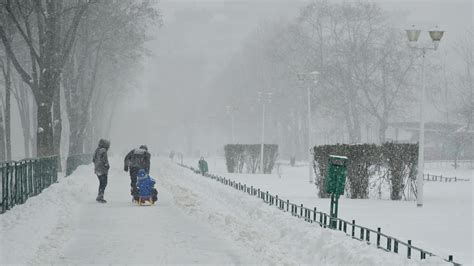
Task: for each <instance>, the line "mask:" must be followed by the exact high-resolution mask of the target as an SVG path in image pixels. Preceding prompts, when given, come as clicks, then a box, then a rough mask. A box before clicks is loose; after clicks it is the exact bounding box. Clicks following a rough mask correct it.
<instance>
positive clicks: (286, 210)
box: [286, 200, 290, 211]
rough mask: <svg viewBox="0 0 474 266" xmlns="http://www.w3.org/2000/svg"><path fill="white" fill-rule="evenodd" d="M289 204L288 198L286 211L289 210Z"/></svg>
mask: <svg viewBox="0 0 474 266" xmlns="http://www.w3.org/2000/svg"><path fill="white" fill-rule="evenodd" d="M289 206H290V200H286V211H288V208H289Z"/></svg>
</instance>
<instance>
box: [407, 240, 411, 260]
mask: <svg viewBox="0 0 474 266" xmlns="http://www.w3.org/2000/svg"><path fill="white" fill-rule="evenodd" d="M407 258H409V259H411V240H408V249H407Z"/></svg>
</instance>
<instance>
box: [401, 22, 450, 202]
mask: <svg viewBox="0 0 474 266" xmlns="http://www.w3.org/2000/svg"><path fill="white" fill-rule="evenodd" d="M428 32H429V34H430V37H431V40H432V41H433V45H432V46H419V45H418V44H417V42H418V37H420V33H421V30H419V29H417V28H416V27H415V25H413V26H412V28H411V29H408V30H406V33H407V37H408V41H409V42H410V47H411V48H412V49H416V50H421V53H422V62H421V84H422V85H421V100H420V101H421V102H420V138H419V144H418V175H417V177H416V187H417V196H416V206H418V207H422V206H423V175H424V168H425V166H424V163H425V161H424V156H425V154H424V146H425V110H424V106H425V55H426V52H427V51H428V50H434V51H436V50H437V49H438V46H439V42H440V41H441V38H442V37H443V34H444V31H442V30H440V29H438V27H435V28H434V29H432V30H430V31H428Z"/></svg>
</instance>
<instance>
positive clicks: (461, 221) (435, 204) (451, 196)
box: [184, 158, 474, 264]
mask: <svg viewBox="0 0 474 266" xmlns="http://www.w3.org/2000/svg"><path fill="white" fill-rule="evenodd" d="M197 160H198V159H185V160H184V163H185V164H188V165H192V166H195V167H197ZM208 163H209V169H210V172H211V173H214V174H219V175H222V176H225V177H227V178H231V179H233V180H235V181H237V182H242V183H245V184H247V185H252V186H254V187H258V188H260V189H262V190H263V191H269V192H270V193H272V194H276V195H278V196H279V197H282V198H285V199H289V200H290V201H291V202H293V203H297V204H300V203H303V204H304V205H305V206H307V207H310V208H312V207H317V208H318V209H319V210H322V211H324V212H327V213H329V207H330V203H329V199H320V198H318V197H317V196H316V188H315V187H314V185H309V182H308V177H307V176H308V168H307V166H304V165H301V164H300V166H299V167H290V166H289V165H282V166H281V168H280V169H281V173H282V177H281V178H279V177H278V175H277V174H275V173H274V174H272V175H249V174H229V173H227V170H226V168H225V161H224V159H223V158H210V159H208ZM426 168H427V169H426V172H427V173H429V174H435V175H443V176H450V177H452V176H456V177H459V178H469V179H472V178H473V177H472V176H473V175H472V174H473V170H472V169H470V168H469V167H467V166H466V167H464V168H461V169H453V168H452V167H450V166H449V165H439V164H434V163H433V164H428V165H427V166H426ZM274 172H275V171H274ZM424 190H425V202H424V207H423V208H417V207H416V204H415V202H413V201H391V200H376V199H369V200H360V199H358V200H354V199H348V198H344V197H343V198H341V199H340V201H339V217H341V218H343V219H346V220H352V219H355V220H356V223H357V224H360V225H364V226H366V227H369V228H372V229H377V227H381V228H382V232H385V233H386V234H388V235H392V236H394V237H397V238H399V239H401V240H409V239H410V240H412V243H413V244H414V245H416V246H419V247H423V248H425V249H427V250H429V251H431V252H434V253H435V254H438V255H442V256H443V257H446V258H447V257H448V255H454V258H455V261H458V262H462V263H470V264H474V263H473V262H472V260H473V255H472V254H473V245H472V240H473V238H474V234H473V227H474V219H473V216H472V213H473V202H472V191H473V190H474V187H473V182H472V181H470V182H452V183H445V182H439V183H438V182H425V189H424Z"/></svg>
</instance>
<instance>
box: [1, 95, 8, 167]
mask: <svg viewBox="0 0 474 266" xmlns="http://www.w3.org/2000/svg"><path fill="white" fill-rule="evenodd" d="M1 107H2V108H1V109H0V162H3V161H6V159H7V156H6V149H5V130H4V128H3V104H2V106H1Z"/></svg>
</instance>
